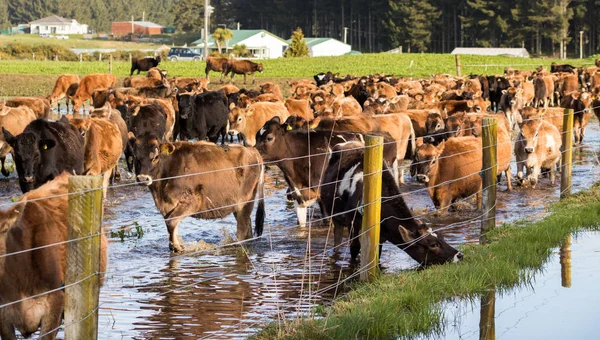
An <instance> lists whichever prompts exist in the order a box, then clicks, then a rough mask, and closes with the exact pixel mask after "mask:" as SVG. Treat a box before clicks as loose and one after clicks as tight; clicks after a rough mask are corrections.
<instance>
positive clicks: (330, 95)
mask: <svg viewBox="0 0 600 340" xmlns="http://www.w3.org/2000/svg"><path fill="white" fill-rule="evenodd" d="M238 62H239V63H238ZM134 63H137V61H134ZM138 66H139V65H138ZM133 69H134V68H133V66H132V72H133ZM211 70H217V71H220V72H222V73H223V74H225V73H227V72H235V73H238V74H244V75H246V74H252V73H253V72H255V71H262V65H259V64H255V63H253V62H251V61H230V60H224V61H223V60H217V59H215V58H211V59H210V60H209V62H208V63H207V68H206V78H180V77H172V78H169V77H167V72H166V71H163V70H160V69H158V68H156V67H153V68H151V69H150V70H149V71H148V74H147V76H137V77H128V78H125V80H124V82H123V84H122V86H119V85H117V83H116V77H115V76H114V75H111V74H90V75H86V76H84V77H82V78H79V76H77V75H69V74H65V75H61V76H59V77H58V79H57V81H56V85H55V87H54V89H53V91H52V93H51V94H50V95H49V96H48V97H47V98H40V97H17V98H12V99H7V100H5V101H4V102H3V105H2V106H1V107H0V126H1V127H2V129H1V132H2V133H1V134H0V160H1V162H2V174H4V175H5V176H8V174H9V173H8V170H7V169H6V167H5V165H4V161H5V158H6V156H7V155H8V154H9V153H12V159H13V160H14V163H15V167H16V170H17V174H18V178H19V185H20V188H21V190H22V191H23V193H24V195H23V196H22V197H21V198H20V199H19V200H18V201H17V202H16V203H15V204H14V205H13V206H11V207H10V208H9V209H5V210H0V254H9V253H12V252H19V251H24V250H27V249H31V248H38V247H42V248H43V249H39V250H36V251H34V252H32V253H31V254H34V256H29V255H25V254H28V253H23V254H18V255H13V256H6V257H0V305H2V304H6V303H10V302H13V301H17V300H19V299H20V298H22V297H25V296H32V295H36V294H39V293H43V292H46V291H49V290H53V289H56V288H57V287H60V285H61V284H62V283H63V282H64V269H65V245H64V244H60V245H58V246H55V247H44V246H46V245H48V244H52V243H57V242H61V241H65V239H66V228H67V221H66V214H65V211H67V208H66V207H67V199H66V196H61V194H66V193H67V184H66V183H67V178H68V176H69V174H78V175H103V177H104V182H103V188H104V195H105V196H106V194H107V191H106V189H107V187H108V186H109V182H110V181H111V180H119V177H120V176H119V170H118V162H119V159H120V158H121V155H123V154H124V156H125V160H126V164H127V167H128V169H129V171H133V172H135V175H136V180H137V181H138V182H139V183H140V184H142V185H146V186H148V187H149V189H150V191H151V193H152V196H153V198H154V202H155V204H156V207H157V208H158V210H159V211H160V212H161V214H162V215H163V217H164V220H165V222H166V225H167V229H168V232H169V247H170V249H171V250H172V251H175V252H180V251H182V250H183V247H182V245H181V243H180V241H179V238H178V236H177V234H178V232H177V228H178V225H179V222H180V221H181V220H183V219H184V218H186V217H189V216H193V217H197V218H203V219H217V218H222V217H224V216H226V215H229V214H231V213H233V214H234V216H235V218H236V221H237V238H238V240H246V239H250V238H252V235H253V232H252V223H251V213H252V210H253V207H254V203H255V201H257V205H258V207H257V212H256V218H255V223H254V224H255V229H254V233H255V235H256V236H260V235H261V234H262V229H263V224H264V219H265V207H264V192H263V191H264V183H265V168H266V167H267V166H268V165H275V166H277V167H279V169H280V170H281V171H282V173H283V176H284V178H285V181H286V183H287V184H288V186H289V189H288V193H287V197H288V199H291V200H293V201H294V202H295V205H296V214H297V218H298V222H299V224H300V225H305V224H306V222H307V209H308V207H310V206H311V205H313V204H315V203H318V204H319V206H320V208H321V212H322V214H323V215H324V216H331V219H332V222H333V225H334V231H335V243H336V245H337V244H339V243H340V242H341V239H342V235H343V231H344V229H348V230H349V240H351V243H350V251H351V255H352V258H353V259H355V258H356V257H357V255H358V253H359V250H360V244H359V241H358V234H359V230H360V226H361V223H362V210H361V209H360V206H361V204H362V202H361V200H362V180H363V164H362V159H363V148H364V135H365V134H374V135H380V136H383V138H384V141H385V146H384V164H383V167H384V171H383V183H384V185H383V196H384V197H385V198H386V199H385V200H384V201H383V204H382V212H381V218H382V228H381V230H382V231H381V239H382V241H383V242H384V241H390V242H391V243H393V244H396V245H398V247H401V245H403V244H407V243H410V244H411V247H405V248H406V249H405V250H406V252H407V253H408V254H409V255H410V256H411V257H412V258H413V259H415V260H416V261H417V262H419V263H421V264H422V265H423V266H427V265H431V264H441V263H444V262H448V261H459V260H460V259H461V258H462V254H461V253H460V252H458V251H457V250H456V249H454V248H453V247H452V246H450V245H449V244H447V243H446V242H444V240H443V239H442V237H441V236H440V235H438V234H436V233H434V232H433V231H432V230H431V229H430V228H429V227H427V225H426V224H425V223H423V222H421V221H420V220H418V219H416V218H415V217H414V216H413V215H412V213H411V210H410V209H409V208H408V206H407V205H406V203H405V201H404V199H403V198H402V195H401V192H402V190H401V188H402V186H403V185H404V184H403V183H404V172H403V168H404V167H403V164H402V163H403V162H404V160H411V161H412V163H411V164H410V174H411V176H413V177H416V179H417V181H418V182H420V183H422V184H424V185H425V187H427V188H428V192H429V195H430V197H431V199H432V201H433V203H434V205H435V207H436V208H437V209H439V210H440V211H441V212H442V213H445V212H447V210H448V209H449V208H450V207H451V205H452V204H453V203H454V202H456V201H457V200H459V199H461V198H466V197H470V196H476V197H477V203H478V207H479V208H480V205H481V186H482V184H481V178H480V176H479V172H480V170H481V168H482V145H481V138H480V137H481V131H482V122H483V119H484V118H486V117H493V118H497V119H498V141H497V150H498V157H497V158H498V173H497V175H498V176H501V174H502V173H503V172H504V173H505V175H506V178H507V180H506V183H507V184H508V189H509V190H510V189H511V188H512V180H511V167H510V163H511V157H512V155H513V151H514V154H515V156H516V160H517V183H519V184H520V185H529V186H532V187H535V185H536V184H537V181H538V179H539V177H540V176H541V175H542V174H544V173H547V174H549V176H550V178H551V182H552V183H554V178H555V169H556V167H557V163H558V161H559V159H560V153H561V143H562V141H561V132H562V124H563V110H564V108H572V109H574V110H575V127H574V138H575V143H581V142H582V140H583V138H584V132H585V127H586V125H587V123H588V121H589V118H590V116H591V112H592V110H594V111H595V112H596V114H598V113H599V112H598V111H596V109H597V107H598V106H600V105H599V104H600V101H599V100H597V99H596V95H598V93H600V72H597V71H598V70H599V68H598V67H590V68H575V67H572V66H570V65H555V64H553V65H552V69H551V71H550V72H548V71H547V70H545V69H544V68H540V69H538V70H537V71H535V72H530V71H519V70H514V69H506V70H505V74H503V75H494V76H483V75H479V76H476V75H471V76H468V77H454V76H451V75H443V74H440V75H435V76H431V77H430V78H427V79H407V78H399V77H393V76H386V75H369V76H362V77H352V76H346V77H343V78H340V77H339V76H337V75H334V74H332V73H331V72H328V73H321V74H318V75H316V76H315V77H314V79H304V80H298V81H294V82H289V83H288V85H289V88H288V89H287V90H288V91H289V96H287V98H284V95H283V92H284V91H282V90H281V89H280V87H279V85H278V84H276V83H273V82H266V83H263V84H260V86H259V89H258V90H253V89H239V88H238V87H236V86H235V85H233V84H226V85H223V86H222V87H221V88H219V89H218V90H216V91H209V90H208V89H207V86H208V83H209V78H208V73H209V72H210V71H211ZM63 98H66V99H67V100H66V102H67V110H69V104H71V106H72V113H69V114H67V115H65V116H62V117H61V118H60V119H58V120H51V119H50V118H51V109H52V108H53V107H55V106H56V105H58V102H59V101H60V100H61V99H63ZM88 99H89V100H90V103H91V105H92V106H93V107H92V108H91V109H90V110H89V115H87V117H86V115H85V110H84V113H83V114H82V113H81V112H80V111H81V107H82V105H83V104H84V103H85V101H87V100H88ZM555 103H559V104H560V107H554V104H555ZM59 112H60V110H59ZM517 131H518V132H517ZM513 132H514V133H513ZM515 135H516V138H515V137H514V136H515ZM234 136H237V140H238V141H239V142H240V143H241V144H240V143H233V137H234ZM191 140H195V141H193V142H191ZM50 196H52V197H55V198H53V199H47V200H43V199H42V198H44V197H50ZM37 199H42V200H37ZM56 230H58V231H59V232H58V233H56V232H55V231H56ZM101 239H102V242H101V244H102V245H103V246H102V259H103V261H102V266H103V267H102V268H103V269H102V270H101V271H104V268H105V267H106V256H107V250H106V240H105V238H104V235H102V236H101ZM401 248H402V247H401ZM24 268H38V269H36V270H35V271H34V270H33V269H32V270H29V271H27V270H24ZM17 272H20V273H26V275H25V274H24V275H21V276H19V275H15V273H17ZM40 299H42V300H40ZM62 305H63V292H62V291H60V290H58V291H55V292H53V293H52V294H47V295H44V296H43V297H40V298H36V299H30V300H27V301H25V302H19V303H15V304H11V305H9V306H6V307H4V308H1V309H0V336H1V337H2V338H3V339H4V338H6V339H11V338H13V336H14V330H15V329H17V330H19V331H20V332H21V334H24V335H27V334H31V333H33V332H35V331H36V330H37V329H38V328H39V327H40V326H41V327H42V332H43V333H44V332H45V331H50V330H52V329H54V328H55V327H57V326H58V325H59V324H60V320H61V315H62ZM29 309H31V310H35V312H27V313H25V312H23V311H25V310H29ZM24 313H25V314H24ZM52 334H53V335H55V334H56V332H51V335H52Z"/></svg>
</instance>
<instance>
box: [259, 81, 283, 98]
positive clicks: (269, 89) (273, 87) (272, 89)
mask: <svg viewBox="0 0 600 340" xmlns="http://www.w3.org/2000/svg"><path fill="white" fill-rule="evenodd" d="M258 87H260V92H262V93H263V94H264V93H272V94H274V95H275V97H277V98H278V99H279V100H280V101H283V95H282V94H281V89H279V85H278V84H275V83H273V82H271V81H269V82H266V83H264V84H260V85H259V86H258Z"/></svg>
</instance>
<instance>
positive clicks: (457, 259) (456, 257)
mask: <svg viewBox="0 0 600 340" xmlns="http://www.w3.org/2000/svg"><path fill="white" fill-rule="evenodd" d="M463 256H464V255H463V253H461V252H460V251H459V252H458V253H456V254H455V255H454V261H452V262H455V263H456V262H460V261H462V259H463Z"/></svg>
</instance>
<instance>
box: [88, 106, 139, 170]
mask: <svg viewBox="0 0 600 340" xmlns="http://www.w3.org/2000/svg"><path fill="white" fill-rule="evenodd" d="M90 118H99V119H107V120H109V121H111V122H113V123H114V124H115V125H116V126H117V128H119V132H120V133H121V143H122V144H123V153H124V154H125V159H127V158H128V157H129V156H132V155H133V150H131V145H129V143H128V142H127V141H128V139H129V138H128V132H129V131H128V129H127V123H125V120H124V119H123V117H122V116H121V113H120V112H119V111H118V110H115V109H112V108H111V107H110V106H105V107H102V108H100V109H95V110H93V111H92V112H90ZM114 176H115V177H114V178H115V180H117V181H118V180H119V179H120V178H121V174H120V172H119V167H118V166H115V173H114Z"/></svg>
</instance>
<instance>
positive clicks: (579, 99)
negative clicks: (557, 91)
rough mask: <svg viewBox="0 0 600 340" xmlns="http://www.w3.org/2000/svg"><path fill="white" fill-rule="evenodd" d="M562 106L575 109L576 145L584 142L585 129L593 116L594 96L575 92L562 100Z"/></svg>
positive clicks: (574, 130) (574, 135)
mask: <svg viewBox="0 0 600 340" xmlns="http://www.w3.org/2000/svg"><path fill="white" fill-rule="evenodd" d="M560 106H561V107H563V108H569V109H573V111H574V114H573V138H574V140H575V144H579V143H581V142H583V136H584V135H585V128H586V127H587V125H588V122H589V121H590V118H591V116H592V110H591V108H592V94H591V93H589V92H577V91H576V92H573V93H571V94H569V95H567V96H565V97H564V98H563V99H562V100H561V102H560ZM561 132H562V130H561Z"/></svg>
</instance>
